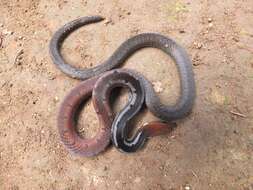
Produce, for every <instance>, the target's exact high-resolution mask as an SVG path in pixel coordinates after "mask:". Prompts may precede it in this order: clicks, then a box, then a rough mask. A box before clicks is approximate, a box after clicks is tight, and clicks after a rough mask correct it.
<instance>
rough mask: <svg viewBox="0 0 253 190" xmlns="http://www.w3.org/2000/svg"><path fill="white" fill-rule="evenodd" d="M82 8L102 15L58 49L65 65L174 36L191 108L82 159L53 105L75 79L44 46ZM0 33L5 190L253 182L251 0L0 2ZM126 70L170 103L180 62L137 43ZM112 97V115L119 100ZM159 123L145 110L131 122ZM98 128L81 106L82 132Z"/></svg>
mask: <svg viewBox="0 0 253 190" xmlns="http://www.w3.org/2000/svg"><path fill="white" fill-rule="evenodd" d="M87 15H102V16H104V17H105V18H106V20H105V21H103V22H101V23H98V24H93V25H89V26H86V27H83V28H82V29H80V30H78V31H77V32H75V33H74V34H73V35H71V36H70V37H69V38H68V39H67V40H66V42H65V43H64V46H63V53H64V56H65V58H66V60H68V61H69V62H70V63H71V64H73V65H76V66H80V67H82V68H85V67H86V68H87V67H92V66H94V65H96V64H99V63H100V62H101V61H103V60H105V59H107V58H108V56H109V55H111V54H112V52H113V51H114V50H115V49H116V48H117V47H118V46H119V45H120V44H121V43H122V42H123V41H125V40H126V39H127V38H129V37H130V36H133V35H135V34H138V33H142V32H159V33H162V34H164V35H166V36H170V37H171V38H173V39H175V40H176V41H177V42H178V43H180V44H181V45H182V46H184V47H185V48H186V49H187V51H188V53H189V55H190V57H191V59H192V63H193V67H194V73H195V79H196V84H197V98H196V103H195V106H194V109H193V112H192V114H191V115H190V116H189V117H187V118H186V119H184V120H182V121H179V122H178V128H177V129H176V130H175V131H174V132H173V133H172V134H169V135H166V136H161V137H155V138H153V139H150V140H149V142H148V143H147V146H146V147H145V148H144V149H143V150H142V151H139V152H137V153H134V154H123V153H120V152H118V151H117V150H116V149H115V148H114V147H111V148H108V149H107V150H106V151H105V152H104V153H103V154H100V155H99V156H97V157H94V158H83V157H77V156H73V155H70V154H69V153H68V152H67V151H66V149H65V147H64V146H63V145H62V144H61V142H60V139H59V134H58V131H57V128H56V117H57V112H58V109H59V105H60V103H61V102H62V100H63V98H64V96H65V95H66V94H67V93H68V92H69V91H70V89H72V88H73V87H74V86H76V85H77V84H78V83H79V82H80V81H78V80H74V79H71V78H69V77H68V76H66V75H65V74H63V73H61V72H60V71H59V70H58V69H57V68H56V67H55V66H54V65H53V63H52V61H51V59H50V57H49V53H48V44H49V41H50V39H51V37H52V34H53V33H54V32H55V31H56V30H57V29H58V28H59V27H60V26H62V25H63V24H65V23H66V22H68V21H70V20H73V19H75V18H78V17H81V16H87ZM0 34H1V35H0V46H1V48H0V189H1V190H26V189H34V190H35V189H36V190H37V189H55V190H78V189H80V190H81V189H82V190H83V189H84V190H86V189H87V190H88V189H89V190H90V189H91V190H92V189H98V190H100V189H101V190H104V189H127V190H128V189H133V190H135V189H136V190H137V189H145V190H149V189H150V190H153V189H156V190H181V189H184V190H190V189H200V190H209V189H214V190H218V189H219V190H220V189H226V190H228V189H229V190H240V189H242V190H251V189H253V153H252V150H253V98H252V94H253V1H252V0H224V1H220V0H195V1H190V0H175V1H173V0H160V1H157V0H156V1H155V0H139V1H136V0H135V1H134V0H127V1H124V0H123V1H119V0H105V1H103V0H93V1H92V0H56V1H49V0H34V1H33V0H0ZM124 67H127V68H133V69H136V70H138V71H140V72H141V73H143V74H145V76H147V78H148V79H149V80H151V81H152V82H154V83H156V84H159V83H161V85H160V87H161V89H160V90H161V92H160V94H159V96H160V97H161V98H162V100H163V102H165V103H173V102H174V101H176V98H177V96H178V94H179V80H178V76H177V72H176V68H175V65H174V64H173V63H172V61H171V60H170V59H169V58H168V57H167V56H166V55H165V54H164V53H162V52H161V51H159V50H156V49H145V50H142V51H139V52H137V53H136V54H135V55H134V56H132V57H131V58H130V59H129V60H128V61H127V63H126V64H125V65H124ZM125 96H126V95H125ZM125 96H124V97H125ZM117 102H118V103H119V104H118V103H115V105H114V110H115V111H117V110H119V109H120V106H118V105H121V106H122V105H123V104H124V98H120V99H118V101H117ZM155 119H156V118H155V117H154V116H153V115H152V114H151V113H149V112H148V111H144V113H142V114H140V115H139V116H138V117H137V119H136V122H135V125H137V126H140V125H141V124H143V123H144V122H147V121H152V120H155ZM98 128H99V126H98V121H97V118H96V116H95V112H94V110H93V107H92V105H91V102H88V104H87V105H86V107H85V108H84V110H83V112H82V114H81V119H80V121H79V126H78V129H79V131H81V132H82V133H83V134H85V136H86V137H89V136H92V135H94V134H95V132H96V131H97V130H98Z"/></svg>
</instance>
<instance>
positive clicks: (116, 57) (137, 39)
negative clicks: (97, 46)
mask: <svg viewBox="0 0 253 190" xmlns="http://www.w3.org/2000/svg"><path fill="white" fill-rule="evenodd" d="M101 20H103V18H102V17H100V16H90V17H82V18H79V19H76V20H74V21H71V22H69V23H67V24H66V25H64V26H63V27H62V28H60V29H59V30H58V31H57V32H56V33H55V34H54V36H53V38H52V40H51V42H50V54H51V58H52V60H53V62H54V64H55V65H56V66H57V67H58V68H59V69H60V70H61V71H62V72H64V73H66V74H67V75H69V76H71V77H73V78H77V79H82V80H86V79H89V78H91V77H94V76H99V75H101V74H102V73H104V72H105V71H109V70H111V69H113V68H116V67H119V66H121V65H122V64H123V63H124V62H125V61H126V59H127V58H129V57H130V56H131V55H132V54H133V53H134V52H136V51H137V50H139V49H142V48H145V47H153V48H158V49H160V50H162V51H163V52H165V53H166V54H168V55H169V56H171V57H172V59H173V60H174V62H175V64H176V66H177V69H178V72H179V77H180V83H181V93H180V97H179V98H178V100H177V102H176V103H175V104H174V105H173V106H169V105H164V104H162V103H161V101H160V99H159V97H158V96H157V95H156V93H155V91H154V89H153V87H152V84H151V83H150V82H148V81H147V80H144V79H143V78H142V79H141V80H142V81H143V85H144V86H145V89H146V103H147V106H148V108H149V109H150V110H151V111H152V113H153V114H155V115H156V116H157V117H159V118H161V119H162V120H165V121H172V120H177V119H181V118H184V117H185V116H187V115H188V114H189V113H190V111H191V110H192V107H193V103H194V99H195V81H194V76H193V71H192V65H191V61H190V59H189V57H188V55H187V53H186V51H185V50H184V49H183V48H182V47H181V46H180V45H178V44H177V43H176V42H175V41H173V40H172V39H170V38H167V37H165V36H163V35H160V34H155V33H143V34H139V35H136V36H134V37H132V38H130V39H128V40H126V41H125V42H123V43H122V44H121V45H120V46H119V48H118V49H117V50H116V51H115V52H114V53H113V54H112V56H110V57H109V58H108V59H107V60H106V61H104V62H103V63H101V64H99V65H98V66H96V67H93V68H89V69H83V70H82V69H78V68H76V67H74V66H71V65H69V64H68V63H66V62H65V61H64V59H63V57H62V55H61V53H60V48H61V45H62V43H63V41H64V39H65V38H66V37H67V36H68V35H69V34H70V33H71V32H73V31H74V30H76V29H77V28H79V27H81V26H83V25H86V24H90V23H95V22H99V21H101Z"/></svg>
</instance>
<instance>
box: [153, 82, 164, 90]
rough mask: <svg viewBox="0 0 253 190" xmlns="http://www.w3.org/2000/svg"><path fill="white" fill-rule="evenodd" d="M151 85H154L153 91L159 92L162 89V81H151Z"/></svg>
mask: <svg viewBox="0 0 253 190" xmlns="http://www.w3.org/2000/svg"><path fill="white" fill-rule="evenodd" d="M153 86H154V90H155V92H157V93H160V92H162V91H163V88H162V83H161V82H160V81H157V82H153Z"/></svg>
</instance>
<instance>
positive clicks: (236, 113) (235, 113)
mask: <svg viewBox="0 0 253 190" xmlns="http://www.w3.org/2000/svg"><path fill="white" fill-rule="evenodd" d="M230 113H232V114H234V115H237V116H239V117H244V118H246V117H247V116H246V115H244V114H242V113H238V112H234V111H230Z"/></svg>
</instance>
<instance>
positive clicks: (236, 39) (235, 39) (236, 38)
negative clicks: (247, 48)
mask: <svg viewBox="0 0 253 190" xmlns="http://www.w3.org/2000/svg"><path fill="white" fill-rule="evenodd" d="M232 40H234V41H235V42H239V41H240V40H239V38H238V37H236V36H234V37H233V38H232Z"/></svg>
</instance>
